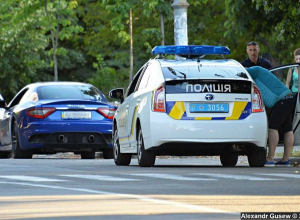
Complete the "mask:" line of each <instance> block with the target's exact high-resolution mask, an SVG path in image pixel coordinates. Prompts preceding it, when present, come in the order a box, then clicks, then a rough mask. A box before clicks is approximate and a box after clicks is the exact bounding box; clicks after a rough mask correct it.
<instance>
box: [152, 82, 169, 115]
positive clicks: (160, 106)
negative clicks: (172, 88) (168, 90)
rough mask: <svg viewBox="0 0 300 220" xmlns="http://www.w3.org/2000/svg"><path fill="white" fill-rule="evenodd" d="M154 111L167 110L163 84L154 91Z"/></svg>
mask: <svg viewBox="0 0 300 220" xmlns="http://www.w3.org/2000/svg"><path fill="white" fill-rule="evenodd" d="M153 111H154V112H166V103H165V88H164V86H163V85H161V86H159V87H158V88H157V89H156V90H155V91H154V97H153Z"/></svg>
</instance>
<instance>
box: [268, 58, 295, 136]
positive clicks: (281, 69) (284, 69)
mask: <svg viewBox="0 0 300 220" xmlns="http://www.w3.org/2000/svg"><path fill="white" fill-rule="evenodd" d="M299 66H300V63H294V64H288V65H283V66H278V67H275V68H272V69H270V71H271V72H272V73H273V74H274V75H275V76H277V77H278V78H279V79H280V80H281V81H282V82H283V83H284V84H285V82H286V77H287V74H288V73H289V71H290V72H291V73H292V72H293V71H294V70H295V69H298V71H299V72H300V68H299ZM298 84H299V85H298V88H300V80H299V81H298ZM295 95H296V97H295V111H294V117H293V131H294V133H295V131H296V130H297V128H298V126H299V123H300V103H299V98H300V96H299V90H298V92H297V93H296V94H295ZM279 133H280V142H282V141H283V134H282V133H281V132H280V131H279Z"/></svg>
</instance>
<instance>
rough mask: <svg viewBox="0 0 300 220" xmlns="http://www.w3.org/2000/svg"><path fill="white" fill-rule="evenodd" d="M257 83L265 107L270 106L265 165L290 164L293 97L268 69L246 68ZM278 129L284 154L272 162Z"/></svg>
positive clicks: (277, 138)
mask: <svg viewBox="0 0 300 220" xmlns="http://www.w3.org/2000/svg"><path fill="white" fill-rule="evenodd" d="M246 70H247V71H248V73H249V74H250V75H251V77H252V78H253V80H254V81H255V83H256V84H257V86H258V88H259V90H260V92H261V95H262V99H263V102H264V104H265V106H266V107H268V108H272V111H271V113H270V116H269V132H268V133H269V152H268V156H267V160H266V163H265V166H269V167H271V166H273V167H274V166H290V160H289V157H290V155H291V152H292V149H293V144H294V133H293V126H292V124H293V113H294V104H295V97H294V95H293V94H292V92H291V90H289V89H288V88H287V87H286V86H285V84H283V83H282V82H281V81H280V80H279V79H278V78H277V77H276V76H274V75H273V74H272V73H271V72H270V71H268V70H266V69H264V68H262V67H260V66H255V67H250V68H246ZM279 130H282V131H283V132H284V154H283V157H282V159H281V160H280V161H278V162H277V163H275V162H274V156H275V151H276V147H277V145H278V142H279V132H278V131H279Z"/></svg>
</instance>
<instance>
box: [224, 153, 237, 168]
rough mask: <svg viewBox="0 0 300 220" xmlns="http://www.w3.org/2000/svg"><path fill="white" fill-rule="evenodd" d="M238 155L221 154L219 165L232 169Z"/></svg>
mask: <svg viewBox="0 0 300 220" xmlns="http://www.w3.org/2000/svg"><path fill="white" fill-rule="evenodd" d="M238 157H239V156H238V155H237V154H233V153H223V154H221V155H220V160H221V164H222V165H223V166H224V167H234V166H235V165H236V164H237V161H238Z"/></svg>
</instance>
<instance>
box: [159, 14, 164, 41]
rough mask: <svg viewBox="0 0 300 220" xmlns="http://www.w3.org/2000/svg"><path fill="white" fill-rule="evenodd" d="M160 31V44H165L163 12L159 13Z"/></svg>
mask: <svg viewBox="0 0 300 220" xmlns="http://www.w3.org/2000/svg"><path fill="white" fill-rule="evenodd" d="M160 32H161V45H165V27H164V15H163V13H160Z"/></svg>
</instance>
